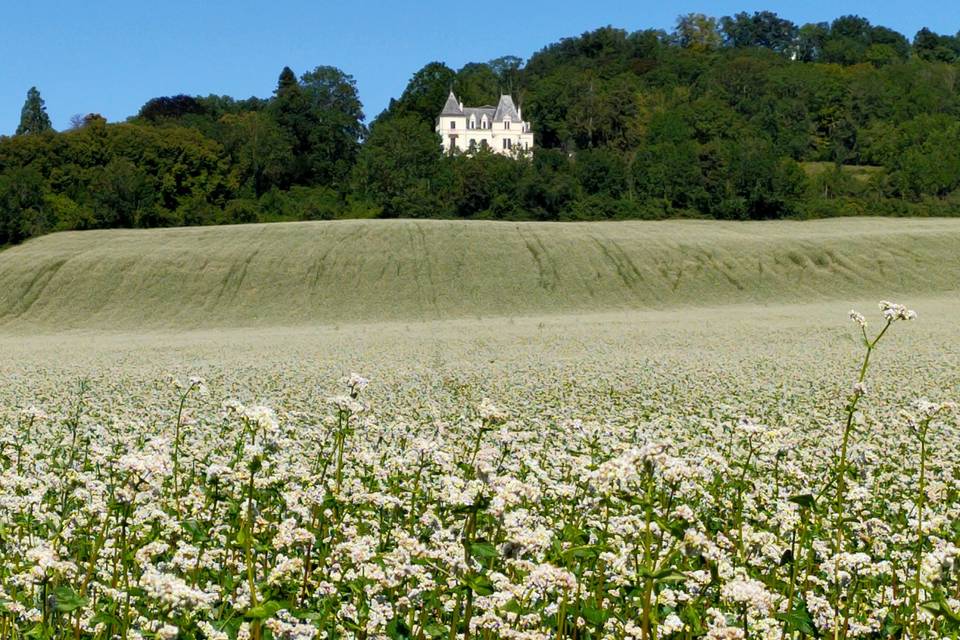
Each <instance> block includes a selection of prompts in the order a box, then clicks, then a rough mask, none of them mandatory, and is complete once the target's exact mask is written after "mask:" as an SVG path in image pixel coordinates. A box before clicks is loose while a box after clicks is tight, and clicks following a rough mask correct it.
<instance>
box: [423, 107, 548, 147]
mask: <svg viewBox="0 0 960 640" xmlns="http://www.w3.org/2000/svg"><path fill="white" fill-rule="evenodd" d="M437 133H439V134H440V139H441V141H442V143H443V150H444V151H446V152H447V153H451V152H453V150H454V149H456V150H458V151H460V152H468V151H471V150H479V149H480V148H482V147H484V146H486V147H488V148H489V149H490V150H491V151H493V152H495V153H502V154H504V155H514V154H516V153H519V152H520V151H528V150H530V149H533V131H531V129H530V123H529V122H524V121H523V118H522V117H521V113H520V109H518V108H517V107H516V106H515V105H514V104H513V98H511V97H510V96H509V95H502V96H500V103H499V104H498V105H497V106H495V107H492V106H485V107H464V106H463V103H462V102H460V101H458V100H457V96H455V95H454V94H453V91H451V92H450V96H449V97H448V98H447V103H446V104H445V105H443V111H441V112H440V117H439V119H438V120H437Z"/></svg>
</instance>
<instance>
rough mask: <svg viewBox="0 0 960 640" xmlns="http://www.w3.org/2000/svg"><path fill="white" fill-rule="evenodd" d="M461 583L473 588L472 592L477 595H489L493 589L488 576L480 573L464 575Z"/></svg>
mask: <svg viewBox="0 0 960 640" xmlns="http://www.w3.org/2000/svg"><path fill="white" fill-rule="evenodd" d="M463 584H464V586H467V587H469V588H471V589H473V592H474V593H475V594H477V595H478V596H489V595H490V594H492V593H493V592H494V591H495V589H494V588H493V583H492V582H490V578H488V577H487V576H485V575H483V574H480V573H474V574H471V575H469V576H466V577H465V578H464V579H463Z"/></svg>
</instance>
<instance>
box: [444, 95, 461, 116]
mask: <svg viewBox="0 0 960 640" xmlns="http://www.w3.org/2000/svg"><path fill="white" fill-rule="evenodd" d="M440 115H441V116H462V115H463V109H461V108H460V103H459V102H457V96H455V95H453V91H451V92H450V95H449V96H447V102H446V104H444V105H443V111H441V112H440Z"/></svg>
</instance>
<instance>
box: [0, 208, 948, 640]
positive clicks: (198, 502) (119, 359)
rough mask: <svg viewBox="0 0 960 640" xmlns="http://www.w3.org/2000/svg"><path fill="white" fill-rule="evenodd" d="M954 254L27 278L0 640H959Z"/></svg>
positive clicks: (593, 238) (469, 228) (663, 256)
mask: <svg viewBox="0 0 960 640" xmlns="http://www.w3.org/2000/svg"><path fill="white" fill-rule="evenodd" d="M958 239H960V225H958V224H956V223H952V222H945V221H937V220H930V221H889V220H866V221H861V220H830V221H825V222H818V223H789V224H788V223H782V224H781V223H773V224H769V225H764V224H747V225H732V224H729V225H728V224H721V223H710V224H705V223H663V224H661V223H624V224H617V223H614V224H597V225H589V224H577V225H574V224H571V225H558V226H548V225H535V224H530V225H517V224H512V223H511V224H498V223H490V224H480V223H443V222H431V223H418V222H410V221H406V222H399V221H398V222H384V223H369V222H364V223H359V222H357V223H335V224H322V223H317V224H291V225H275V226H269V227H265V226H249V227H230V228H219V229H185V230H179V229H177V230H167V231H162V232H105V233H102V234H101V233H89V234H63V235H56V236H50V237H48V238H43V239H40V240H37V241H33V242H30V243H28V244H27V245H25V246H23V247H17V248H14V249H11V250H10V251H7V252H4V253H3V254H0V284H3V286H4V289H0V291H4V293H0V296H6V297H3V298H0V305H3V307H2V308H4V309H5V310H6V311H5V313H6V319H5V324H4V325H3V326H2V327H0V354H2V355H3V357H2V358H0V381H2V382H3V384H0V558H2V559H3V562H2V563H0V638H14V639H17V640H19V639H20V638H50V639H52V640H53V639H55V640H67V639H74V640H75V639H77V638H82V639H84V640H89V639H106V638H113V637H126V638H131V639H138V638H144V639H149V640H153V639H155V638H157V639H162V640H174V639H185V640H194V639H196V640H200V639H207V640H251V639H259V640H272V639H275V640H294V639H296V640H313V639H320V638H323V639H324V640H334V639H340V638H343V639H349V640H374V639H377V640H501V639H503V640H655V639H677V640H680V639H682V640H688V639H691V638H708V639H709V640H719V639H734V640H746V639H747V638H749V639H755V638H756V639H761V638H762V639H764V640H785V639H787V638H789V639H790V640H797V639H799V638H836V639H839V638H844V639H847V638H876V639H880V638H904V637H910V638H956V637H957V635H958V632H960V616H958V615H957V612H958V611H960V524H958V523H960V421H958V418H957V413H956V411H955V410H954V407H953V406H952V405H951V404H950V403H951V401H955V400H957V399H958V397H960V324H958V323H957V322H956V318H957V317H958V315H960V295H958V291H957V287H958V284H957V283H958V282H960V277H958V274H960V265H958V262H960V258H958V253H957V251H956V247H957V246H960V245H958V243H957V240H958ZM421 243H423V244H421ZM417 256H420V258H421V259H422V264H421V263H420V262H418V259H417ZM50 265H55V266H50ZM317 265H320V266H322V267H323V268H322V269H317ZM418 265H419V266H418ZM426 265H430V268H428V267H427V266H426ZM697 265H699V266H697ZM31 268H32V269H33V275H32V276H31V275H30V269H31ZM585 269H591V270H592V271H590V272H589V273H591V274H593V275H591V276H587V275H584V273H585V272H584V270H585ZM671 269H673V270H674V271H671ZM681 271H682V272H683V274H682V276H681V277H680V278H677V277H676V273H677V272H681ZM671 273H673V274H674V275H673V277H671V276H670V274H671ZM311 274H313V277H316V280H312V279H310V278H311ZM545 274H546V275H545ZM631 274H632V275H631ZM224 282H226V283H227V285H226V286H225V285H224ZM588 283H589V287H588V286H587V285H588ZM9 287H19V289H17V290H18V291H21V292H26V293H21V294H17V295H13V294H11V293H10V292H9ZM590 291H592V292H593V294H592V295H590V294H589V293H588V292H590ZM31 292H32V293H31ZM895 295H896V296H907V298H906V299H905V300H904V301H907V302H909V303H910V306H911V308H913V309H916V310H917V312H918V313H919V316H918V317H917V318H916V319H914V320H908V318H910V317H912V314H910V313H908V312H907V310H906V309H901V308H899V307H891V306H889V305H887V307H886V309H887V311H886V315H884V314H883V313H881V311H880V310H878V309H877V298H878V297H881V296H882V297H888V296H889V297H894V296H895ZM218 296H219V297H218ZM618 296H619V297H618ZM324 301H326V302H324ZM98 302H99V304H97V303H98ZM851 308H853V309H858V310H860V311H863V313H864V315H865V320H864V321H865V322H866V323H867V324H866V326H865V327H864V328H863V329H861V327H860V324H859V321H860V320H861V318H860V317H859V316H856V315H854V316H853V317H852V318H851V317H849V316H848V311H849V310H850V309H851ZM477 316H482V317H477ZM851 320H853V321H851ZM58 325H64V326H67V327H71V329H70V330H69V331H62V332H57V331H55V329H56V327H57V326H58ZM878 336H882V337H881V338H879V339H878ZM868 355H869V360H868V361H867V360H865V358H866V357H867V356H868Z"/></svg>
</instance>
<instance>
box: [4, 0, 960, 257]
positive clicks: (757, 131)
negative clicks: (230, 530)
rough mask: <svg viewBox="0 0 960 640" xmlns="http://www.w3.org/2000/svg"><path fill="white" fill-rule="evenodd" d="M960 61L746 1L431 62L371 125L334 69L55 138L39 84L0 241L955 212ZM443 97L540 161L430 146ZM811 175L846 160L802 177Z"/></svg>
mask: <svg viewBox="0 0 960 640" xmlns="http://www.w3.org/2000/svg"><path fill="white" fill-rule="evenodd" d="M958 59H960V39H958V37H956V36H952V35H940V34H936V33H934V32H932V31H930V30H929V29H921V30H920V31H919V32H918V33H917V34H916V36H915V37H914V39H913V41H912V42H911V41H909V40H908V39H907V38H906V37H904V36H903V35H902V34H899V33H897V32H895V31H893V30H891V29H889V28H886V27H883V26H881V25H874V24H871V23H870V21H868V20H867V19H865V18H863V17H860V16H855V15H845V16H841V17H839V18H837V19H835V20H833V21H832V22H829V23H828V22H824V23H816V24H805V25H797V24H795V23H793V22H791V21H789V20H787V19H785V18H783V17H781V16H778V15H777V14H776V13H773V12H770V11H756V12H753V13H747V12H740V13H736V14H734V15H732V16H723V17H720V18H714V17H711V16H707V15H703V14H687V15H683V16H680V17H679V18H678V20H677V24H676V28H675V29H674V30H673V31H672V32H671V33H666V32H663V31H655V30H642V31H637V32H633V33H630V32H627V31H625V30H622V29H617V28H615V27H611V26H608V27H602V28H600V29H596V30H594V31H590V32H587V33H583V34H581V35H580V36H576V37H569V38H563V39H561V40H560V41H558V42H556V43H553V44H550V45H548V46H546V47H545V48H543V49H542V50H540V51H538V52H536V53H535V54H534V55H533V56H531V58H530V59H529V60H527V61H524V60H521V59H520V58H517V57H515V56H503V57H500V58H497V59H494V60H490V61H489V62H473V63H469V64H466V65H464V66H463V67H462V68H460V69H458V70H455V69H453V68H450V67H448V66H447V65H446V64H444V63H442V62H431V63H429V64H427V65H425V66H424V67H423V68H421V69H419V70H418V71H416V72H415V73H414V74H413V76H412V77H411V78H410V81H409V82H408V84H407V86H406V88H405V89H404V91H403V93H402V94H401V95H400V96H399V97H398V98H397V99H395V100H391V102H390V105H389V107H388V108H387V109H386V110H384V111H383V113H381V114H379V115H378V116H377V117H376V118H375V119H374V120H373V122H372V124H371V125H370V127H369V131H368V128H367V127H366V125H365V124H364V113H363V110H362V106H361V104H360V101H359V98H358V96H357V89H356V84H355V82H354V79H353V78H352V77H351V76H350V75H348V74H347V73H345V72H343V71H341V70H340V69H336V68H334V67H329V66H318V67H316V68H315V69H313V70H312V71H308V72H306V73H304V74H303V75H301V76H300V77H297V74H296V73H295V72H294V71H293V70H292V69H290V68H288V67H287V68H284V69H283V71H282V73H281V74H280V77H279V78H278V82H277V88H276V91H275V92H274V95H273V96H271V97H270V98H268V99H261V98H248V99H244V100H237V99H234V98H231V97H229V96H216V95H210V96H205V97H204V96H186V95H176V96H163V97H157V98H154V99H151V100H149V101H148V102H147V103H146V104H144V106H143V107H142V108H141V109H140V111H139V113H138V114H137V115H136V116H135V117H133V118H131V119H130V120H129V121H128V122H126V123H117V124H107V123H106V122H105V121H104V120H103V119H102V118H101V117H99V116H97V115H95V114H90V115H88V116H85V117H80V116H77V117H75V119H74V121H73V122H74V124H73V127H72V128H71V129H70V130H68V131H64V132H62V133H53V132H52V131H50V122H49V118H48V117H47V115H46V112H45V109H44V106H43V100H42V99H41V98H40V95H39V92H38V91H37V90H36V89H35V88H34V89H31V90H30V93H29V95H28V99H27V102H26V104H25V106H24V116H23V118H24V119H23V122H22V124H21V127H20V128H19V129H18V134H19V135H16V136H13V137H10V138H0V174H11V172H20V171H27V172H28V173H29V175H31V176H36V175H39V176H40V180H41V183H42V184H41V187H40V194H39V197H32V196H31V198H24V197H20V196H17V197H13V196H9V197H6V199H5V200H4V202H5V205H4V206H5V207H7V208H5V209H4V210H3V211H2V212H0V217H2V219H3V220H4V222H3V224H2V231H0V244H8V243H12V242H19V241H22V240H23V239H25V238H27V237H31V236H34V235H39V234H42V233H46V232H48V231H52V230H60V229H70V228H78V229H86V228H91V227H103V226H111V225H122V226H165V225H180V224H195V223H196V224H211V223H219V222H229V221H233V220H244V221H253V220H254V219H256V220H289V219H292V218H295V217H296V216H300V215H302V216H306V217H307V218H310V219H312V218H316V217H342V216H344V215H362V216H367V215H369V214H370V212H379V215H383V216H387V217H402V216H410V217H464V218H469V217H482V218H509V219H540V220H576V219H597V218H650V217H657V218H659V217H687V216H690V215H694V216H705V217H715V218H723V219H754V218H784V217H820V216H826V215H847V214H853V213H855V214H857V215H864V214H871V213H872V214H881V215H887V214H890V213H892V212H896V214H897V215H954V213H955V212H956V203H957V202H958V201H960V180H958V179H957V177H956V176H958V175H960V159H958V157H957V153H956V149H957V148H958V145H957V137H958V135H960V132H958V129H957V126H956V124H955V122H956V120H957V119H958V117H960V92H958V91H957V90H956V87H957V79H956V74H957V67H956V64H957V61H958ZM451 89H453V90H454V91H455V92H456V93H457V95H458V97H459V98H460V99H461V100H462V101H464V102H465V103H466V104H468V105H480V104H492V103H495V102H496V101H497V99H498V96H499V94H501V93H503V92H510V93H512V94H513V96H514V98H515V100H516V101H517V103H518V105H519V106H521V107H522V109H523V114H524V116H525V118H526V119H527V120H529V121H531V122H532V123H533V129H534V132H535V135H536V147H535V150H534V151H533V153H530V154H524V159H523V160H518V161H517V162H516V163H515V165H516V166H509V165H508V164H506V163H504V162H501V161H500V159H497V158H491V157H488V156H489V154H486V153H469V154H466V155H464V156H463V157H456V158H453V157H444V156H442V154H441V146H440V144H439V139H438V138H437V136H436V135H435V134H434V132H433V129H434V126H435V119H436V116H437V113H438V112H439V111H440V109H441V108H442V106H443V104H444V101H445V100H446V97H447V95H448V93H449V91H450V90H451ZM36 134H43V135H36ZM811 163H815V164H830V165H834V166H836V167H837V169H836V171H833V172H830V173H827V174H821V173H818V174H816V175H807V174H806V173H805V172H803V171H800V170H799V167H800V166H811ZM844 167H869V174H870V175H869V180H868V181H850V180H847V179H846V177H847V176H846V174H845V173H844ZM27 184H28V185H31V187H30V188H33V187H35V186H36V185H37V184H38V183H37V182H36V181H35V180H32V179H31V180H28V181H27ZM26 188H27V187H24V189H26ZM99 189H102V192H101V193H97V192H95V191H96V190H99ZM148 192H149V193H148ZM31 193H33V192H31ZM278 194H282V195H278ZM318 194H323V195H319V196H318ZM34 195H36V194H34ZM300 198H302V199H304V202H302V203H296V204H295V203H294V201H295V200H297V199H300ZM318 198H319V200H318ZM234 200H236V201H238V204H237V205H235V206H233V207H230V203H231V202H232V201H234ZM319 201H323V202H325V203H326V204H318V202H319ZM51 203H56V204H55V205H51ZM281 203H282V204H281ZM334 203H336V204H335V205H334ZM350 203H353V204H350ZM228 207H229V208H230V213H228V212H227V209H228Z"/></svg>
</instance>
